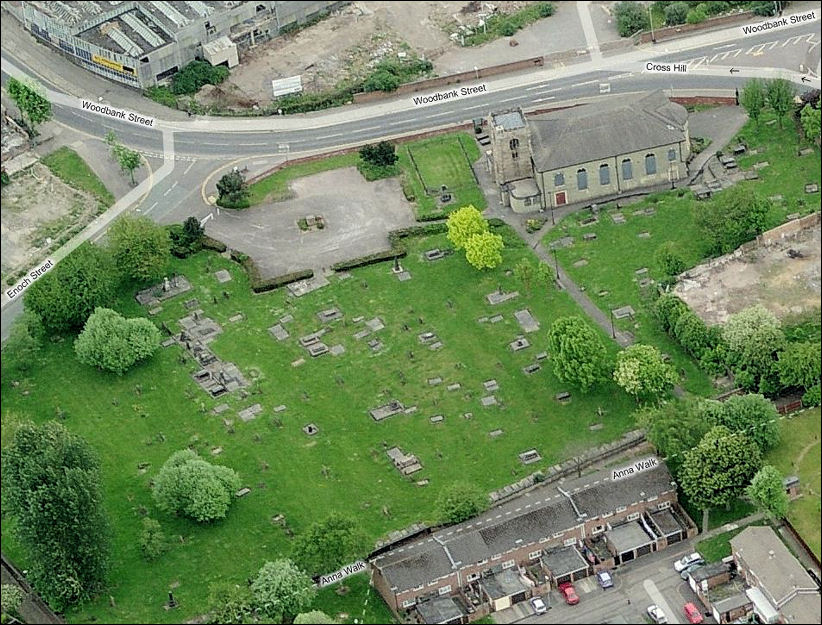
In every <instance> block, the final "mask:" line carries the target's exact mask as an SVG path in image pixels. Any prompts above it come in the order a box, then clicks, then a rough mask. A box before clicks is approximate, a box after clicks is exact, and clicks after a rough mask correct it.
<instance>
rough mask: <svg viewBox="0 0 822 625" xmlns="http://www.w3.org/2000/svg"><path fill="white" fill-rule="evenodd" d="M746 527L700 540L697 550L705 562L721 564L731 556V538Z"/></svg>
mask: <svg viewBox="0 0 822 625" xmlns="http://www.w3.org/2000/svg"><path fill="white" fill-rule="evenodd" d="M753 525H763V524H762V523H754V524H753ZM745 527H750V526H748V525H746V526H744V527H737V528H736V529H733V530H731V531H730V532H722V533H721V534H717V535H716V536H712V537H711V538H706V539H705V540H700V541H699V542H698V543H696V550H697V551H698V552H699V553H700V554H701V555H702V557H703V558H705V562H709V563H710V562H719V561H720V560H722V558H727V557H728V556H729V555H731V538H733V537H734V536H736V535H737V534H739V532H741V531H742V530H744V529H745Z"/></svg>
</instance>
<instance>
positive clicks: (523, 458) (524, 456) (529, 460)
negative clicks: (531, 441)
mask: <svg viewBox="0 0 822 625" xmlns="http://www.w3.org/2000/svg"><path fill="white" fill-rule="evenodd" d="M519 460H520V462H522V464H533V463H534V462H539V461H540V460H542V456H540V455H539V452H538V451H537V450H536V449H529V450H528V451H523V452H522V453H521V454H519Z"/></svg>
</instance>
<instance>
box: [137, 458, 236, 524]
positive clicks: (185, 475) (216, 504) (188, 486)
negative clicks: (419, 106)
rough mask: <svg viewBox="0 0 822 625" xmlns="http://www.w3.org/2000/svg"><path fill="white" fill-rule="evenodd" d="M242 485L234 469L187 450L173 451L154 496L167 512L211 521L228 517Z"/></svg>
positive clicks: (164, 466) (155, 484) (155, 483)
mask: <svg viewBox="0 0 822 625" xmlns="http://www.w3.org/2000/svg"><path fill="white" fill-rule="evenodd" d="M239 488H240V477H239V476H238V475H237V473H236V472H235V471H234V470H233V469H230V468H228V467H224V466H220V465H214V464H211V463H209V462H207V461H206V460H204V459H202V458H201V457H200V456H198V455H197V453H196V452H195V451H193V450H191V449H183V450H181V451H177V452H175V453H173V454H172V455H171V457H170V458H169V459H168V460H166V462H165V464H163V467H162V468H161V469H160V472H159V473H158V474H157V477H156V478H154V491H153V496H154V501H155V502H156V503H157V505H158V506H159V507H160V509H162V510H165V511H166V512H172V513H179V514H182V515H184V516H187V517H190V518H192V519H194V520H195V521H200V522H207V521H213V520H215V519H222V518H225V516H226V514H227V513H228V508H229V506H230V505H231V502H232V501H233V500H234V493H235V492H236V491H237V490H238V489H239Z"/></svg>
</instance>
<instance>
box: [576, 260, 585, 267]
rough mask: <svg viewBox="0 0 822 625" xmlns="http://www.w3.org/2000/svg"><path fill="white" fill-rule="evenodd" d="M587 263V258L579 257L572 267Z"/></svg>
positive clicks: (582, 265)
mask: <svg viewBox="0 0 822 625" xmlns="http://www.w3.org/2000/svg"><path fill="white" fill-rule="evenodd" d="M587 264H588V260H587V259H585V258H580V259H579V260H576V261H574V267H584V266H585V265H587Z"/></svg>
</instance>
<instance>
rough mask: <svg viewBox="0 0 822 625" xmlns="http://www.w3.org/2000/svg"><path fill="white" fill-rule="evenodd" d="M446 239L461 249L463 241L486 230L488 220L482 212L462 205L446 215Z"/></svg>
mask: <svg viewBox="0 0 822 625" xmlns="http://www.w3.org/2000/svg"><path fill="white" fill-rule="evenodd" d="M446 225H447V227H448V235H447V236H448V240H449V241H451V243H453V244H454V247H455V248H456V249H458V250H461V249H462V248H463V247H465V243H466V242H467V241H468V239H470V238H471V237H472V236H474V235H475V234H483V233H484V232H488V222H487V221H486V220H485V218H484V217H483V216H482V213H481V212H480V211H478V210H477V209H476V208H474V207H473V206H471V205H470V204H469V205H468V206H463V207H462V208H460V209H458V210H455V211H454V212H453V213H451V214H450V215H448V221H447V222H446Z"/></svg>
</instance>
